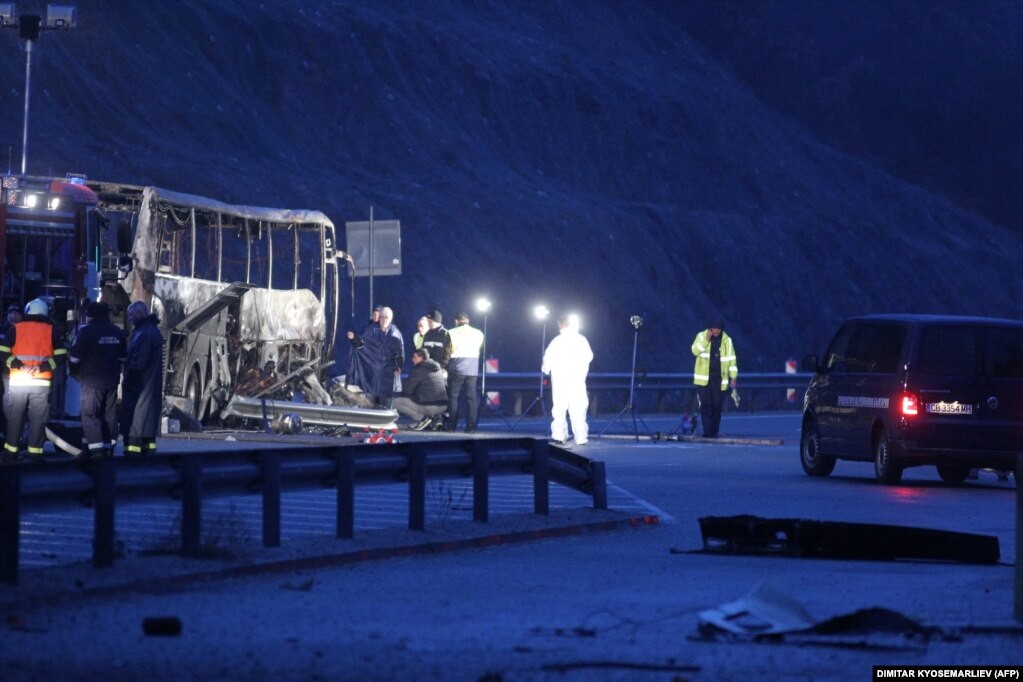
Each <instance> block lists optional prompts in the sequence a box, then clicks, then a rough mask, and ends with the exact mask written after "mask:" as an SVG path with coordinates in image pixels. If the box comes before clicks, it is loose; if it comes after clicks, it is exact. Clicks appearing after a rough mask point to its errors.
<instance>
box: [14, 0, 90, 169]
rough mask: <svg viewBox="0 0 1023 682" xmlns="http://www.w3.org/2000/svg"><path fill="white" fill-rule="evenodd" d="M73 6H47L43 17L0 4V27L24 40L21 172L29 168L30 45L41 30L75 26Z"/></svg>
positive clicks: (36, 38)
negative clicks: (17, 34)
mask: <svg viewBox="0 0 1023 682" xmlns="http://www.w3.org/2000/svg"><path fill="white" fill-rule="evenodd" d="M75 15H76V9H75V7H74V6H73V5H48V6H47V8H46V17H45V18H44V17H42V16H40V15H38V14H22V15H21V16H18V13H17V9H16V8H15V6H14V4H13V3H4V5H2V6H0V26H2V27H3V28H17V29H18V33H19V35H20V37H21V39H22V40H24V41H25V117H24V123H23V126H22V132H21V174H22V175H25V173H26V172H27V170H28V112H29V93H30V90H31V87H32V46H33V44H34V43H35V41H37V40H39V36H40V32H41V31H42V30H44V29H46V30H50V29H59V30H68V29H72V28H74V27H75V23H76V17H75Z"/></svg>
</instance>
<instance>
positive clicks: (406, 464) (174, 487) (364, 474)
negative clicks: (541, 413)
mask: <svg viewBox="0 0 1023 682" xmlns="http://www.w3.org/2000/svg"><path fill="white" fill-rule="evenodd" d="M530 473H531V474H532V475H533V511H534V512H535V513H537V514H548V513H549V512H550V498H549V485H550V482H551V481H554V482H555V483H559V484H561V485H564V486H568V487H571V488H574V489H576V490H580V491H582V492H584V493H586V494H588V495H590V496H592V497H593V507H594V508H595V509H607V483H606V479H605V469H604V463H603V462H596V461H592V460H590V459H587V458H586V457H582V456H580V455H576V454H573V453H571V452H567V451H565V450H561V449H559V448H556V447H551V446H550V445H549V444H548V443H547V441H546V440H540V439H535V438H486V439H473V440H463V441H429V442H410V443H388V444H372V445H369V444H358V445H341V446H324V447H320V446H304V447H302V446H299V447H287V448H274V449H267V448H261V449H252V450H234V451H220V452H187V453H181V454H169V455H153V456H150V457H143V458H122V457H117V458H111V459H100V460H90V461H85V462H76V461H61V462H39V463H25V464H20V465H2V466H0V580H2V581H4V582H8V583H12V584H15V583H17V579H18V558H19V556H18V544H19V535H20V515H21V509H22V508H23V507H29V508H32V509H44V510H45V509H60V508H66V507H68V506H74V505H81V506H87V507H88V506H91V507H93V508H94V509H95V512H96V513H95V524H94V538H93V565H94V566H97V567H107V566H110V565H112V564H113V560H114V544H115V543H114V539H115V528H114V509H115V506H116V503H117V501H118V500H121V501H125V500H150V499H154V498H160V497H165V498H166V497H169V498H171V499H175V500H178V499H179V500H180V501H181V553H182V555H183V556H186V557H196V556H199V555H200V554H201V537H202V533H201V531H202V502H203V499H204V498H206V497H208V496H214V495H221V496H222V495H236V494H260V495H262V498H263V519H262V539H263V546H264V547H279V546H280V544H281V493H282V491H286V490H296V489H309V488H316V487H321V488H329V487H333V488H336V489H337V537H339V538H351V537H352V536H353V534H354V526H355V518H354V517H355V487H356V486H357V485H359V484H368V483H381V482H391V483H397V482H402V481H407V483H408V488H409V512H408V514H409V518H408V527H409V528H410V529H412V530H423V529H424V526H425V522H426V482H427V479H428V478H429V477H434V478H444V477H448V478H450V477H456V476H472V479H473V520H474V521H478V522H486V521H488V520H489V477H490V476H492V475H501V474H530Z"/></svg>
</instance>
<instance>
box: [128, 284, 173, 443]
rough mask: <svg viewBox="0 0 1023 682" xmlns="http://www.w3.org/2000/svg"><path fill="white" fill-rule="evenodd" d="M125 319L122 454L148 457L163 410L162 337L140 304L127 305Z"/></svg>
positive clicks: (147, 312)
mask: <svg viewBox="0 0 1023 682" xmlns="http://www.w3.org/2000/svg"><path fill="white" fill-rule="evenodd" d="M128 320H129V321H130V322H131V323H132V325H133V327H134V329H133V330H132V332H131V340H130V341H129V342H128V357H127V360H125V363H124V385H123V387H122V389H121V400H122V401H123V405H122V409H123V411H122V414H121V433H122V434H124V453H125V454H126V455H141V454H143V453H150V454H151V453H154V452H156V434H157V433H158V432H159V430H160V417H161V416H162V410H163V334H161V333H160V327H159V324H160V320H159V318H157V317H156V315H151V314H150V313H149V309H148V308H147V307H146V304H145V303H143V302H142V301H135V302H134V303H132V304H131V305H130V306H128Z"/></svg>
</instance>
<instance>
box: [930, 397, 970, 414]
mask: <svg viewBox="0 0 1023 682" xmlns="http://www.w3.org/2000/svg"><path fill="white" fill-rule="evenodd" d="M926 409H927V411H928V412H929V413H931V414H973V405H971V404H969V403H961V402H959V401H958V400H957V401H955V402H951V403H946V402H940V403H927V405H926Z"/></svg>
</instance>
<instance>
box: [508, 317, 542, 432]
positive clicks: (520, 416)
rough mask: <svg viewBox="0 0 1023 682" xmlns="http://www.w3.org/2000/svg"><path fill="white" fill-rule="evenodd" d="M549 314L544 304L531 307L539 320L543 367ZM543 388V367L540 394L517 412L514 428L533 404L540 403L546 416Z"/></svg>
mask: <svg viewBox="0 0 1023 682" xmlns="http://www.w3.org/2000/svg"><path fill="white" fill-rule="evenodd" d="M550 314H551V311H550V310H548V309H547V306H546V305H544V304H542V303H541V304H539V305H537V306H536V307H534V308H533V317H535V318H536V319H537V320H539V321H540V328H541V330H542V331H541V332H540V366H541V368H542V367H543V355H544V351H546V350H547V317H548V316H549V315H550ZM543 389H544V375H543V369H541V370H540V394H539V395H538V396H537V397H535V398H533V402H531V403H529V405H528V406H527V407H526V409H524V410H522V412H520V413H519V418H518V419H516V420H515V424H514V425H513V426H512V428H513V429H514V428H515V427H516V426H518V425H519V422H520V421H522V418H523V417H525V416H526V415H527V414H529V411H530V410H532V409H533V405H536V404H537V403H539V404H540V412H541V413H542V414H543V416H545V417H546V416H547V404H546V403H545V402H544V400H543Z"/></svg>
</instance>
